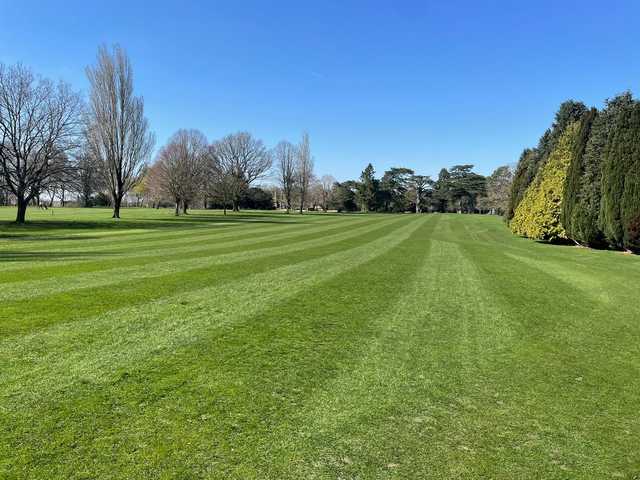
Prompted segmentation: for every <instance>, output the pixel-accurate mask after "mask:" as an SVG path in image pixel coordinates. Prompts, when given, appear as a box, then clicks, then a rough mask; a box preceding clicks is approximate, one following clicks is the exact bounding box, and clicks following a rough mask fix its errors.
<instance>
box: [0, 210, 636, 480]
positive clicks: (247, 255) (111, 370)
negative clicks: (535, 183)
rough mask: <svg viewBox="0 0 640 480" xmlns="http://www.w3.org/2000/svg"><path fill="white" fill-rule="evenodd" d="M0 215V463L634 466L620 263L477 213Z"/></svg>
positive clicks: (217, 471) (410, 468)
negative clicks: (526, 234) (534, 238)
mask: <svg viewBox="0 0 640 480" xmlns="http://www.w3.org/2000/svg"><path fill="white" fill-rule="evenodd" d="M13 215H14V211H13V210H11V209H0V222H2V223H0V285H1V288H0V297H2V298H1V304H0V478H3V479H5V478H6V479H12V478H47V479H57V478H60V479H75V478H85V479H94V478H100V479H102V478H114V479H115V478H117V479H142V478H166V479H170V478H171V479H175V478H179V479H191V478H194V479H196V478H198V479H200V478H225V479H226V478H236V479H314V478H326V479H369V478H397V479H407V478H411V479H412V478H493V479H514V478H527V479H528V478H545V479H554V478H558V479H566V478H629V479H634V478H635V479H637V478H639V476H640V448H639V445H640V410H639V408H640V259H639V258H637V257H632V256H626V255H622V254H620V253H616V252H606V251H590V250H586V249H579V248H575V247H560V246H550V245H545V244H540V243H535V242H531V241H528V240H524V239H520V238H517V237H514V236H512V235H511V234H510V233H509V232H508V231H507V229H506V228H505V226H504V225H503V223H502V222H501V221H500V220H499V219H498V218H494V217H486V216H463V215H423V216H420V217H418V216H415V215H342V216H341V215H322V214H316V215H311V214H309V215H304V216H300V215H283V214H275V213H273V214H267V213H255V212H253V213H242V214H239V215H238V214H236V215H229V216H227V217H223V216H222V215H221V214H220V213H219V212H203V211H194V212H193V213H192V214H191V215H189V216H188V217H180V218H174V217H173V216H172V214H171V212H170V211H165V210H162V211H154V210H125V211H124V212H123V217H124V218H123V219H122V220H121V221H119V222H116V221H113V220H111V219H110V218H109V212H108V211H106V210H99V209H95V210H79V209H78V210H74V209H64V210H62V209H57V210H55V211H54V212H53V213H51V212H50V211H49V212H39V211H33V212H30V221H31V223H30V224H28V225H26V226H16V225H13V224H11V223H10V222H9V220H10V219H11V218H12V217H13Z"/></svg>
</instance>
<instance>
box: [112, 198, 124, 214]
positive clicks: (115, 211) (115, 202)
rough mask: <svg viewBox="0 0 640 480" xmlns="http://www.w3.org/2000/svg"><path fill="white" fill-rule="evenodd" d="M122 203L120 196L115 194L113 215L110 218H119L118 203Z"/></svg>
mask: <svg viewBox="0 0 640 480" xmlns="http://www.w3.org/2000/svg"><path fill="white" fill-rule="evenodd" d="M121 203H122V198H120V197H118V196H116V197H114V199H113V215H112V216H111V218H120V204H121Z"/></svg>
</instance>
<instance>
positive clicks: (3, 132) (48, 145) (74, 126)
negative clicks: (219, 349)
mask: <svg viewBox="0 0 640 480" xmlns="http://www.w3.org/2000/svg"><path fill="white" fill-rule="evenodd" d="M81 105H82V104H81V100H80V96H79V95H78V94H76V93H74V92H72V91H71V90H70V88H69V86H68V85H67V84H65V83H58V84H57V85H54V84H53V83H52V82H51V81H49V80H46V79H36V77H35V76H34V75H33V73H31V71H30V70H28V69H27V68H25V67H23V66H21V65H16V66H13V67H7V66H5V65H3V64H0V169H1V174H2V177H3V182H2V183H3V184H4V188H6V189H7V190H8V191H10V192H11V194H12V195H14V196H15V199H16V203H17V206H18V212H17V215H16V222H17V223H24V222H25V215H26V211H27V206H28V205H29V202H31V200H33V199H34V198H36V197H38V196H39V195H40V193H41V192H42V191H43V190H44V189H46V188H48V187H50V186H51V185H53V184H59V182H60V179H61V178H63V177H64V176H66V175H68V174H69V171H68V169H69V168H70V167H71V166H72V164H71V163H70V162H69V161H68V157H69V155H70V153H71V152H72V151H73V150H74V149H75V148H76V147H77V146H78V144H79V141H78V134H79V127H80V120H79V118H80V117H79V115H80V112H81Z"/></svg>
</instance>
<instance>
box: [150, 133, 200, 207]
mask: <svg viewBox="0 0 640 480" xmlns="http://www.w3.org/2000/svg"><path fill="white" fill-rule="evenodd" d="M208 153H209V152H208V145H207V139H206V138H205V136H204V135H203V134H202V133H201V132H199V131H198V130H178V131H177V132H176V133H175V134H174V135H173V136H172V137H171V138H170V139H169V142H168V143H167V145H165V146H164V147H163V148H162V149H161V150H160V152H159V154H158V160H157V162H156V163H157V166H158V173H159V179H160V184H161V186H162V189H163V190H164V192H165V194H166V195H167V196H169V197H171V198H172V199H173V200H174V202H175V204H176V210H175V214H176V215H179V213H180V208H181V207H182V211H183V212H184V213H185V214H186V213H187V209H188V207H189V204H191V203H192V202H193V201H194V200H195V199H196V197H198V196H199V194H200V193H201V192H202V190H203V188H204V181H205V180H204V177H205V172H206V167H207V161H208Z"/></svg>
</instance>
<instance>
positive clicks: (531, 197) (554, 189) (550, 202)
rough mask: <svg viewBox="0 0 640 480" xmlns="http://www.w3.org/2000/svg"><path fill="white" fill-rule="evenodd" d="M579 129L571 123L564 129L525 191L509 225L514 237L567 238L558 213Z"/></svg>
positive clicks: (578, 125) (576, 123)
mask: <svg viewBox="0 0 640 480" xmlns="http://www.w3.org/2000/svg"><path fill="white" fill-rule="evenodd" d="M579 127H580V124H579V122H574V123H573V124H571V125H569V126H568V127H567V128H566V129H565V132H564V133H563V134H562V136H561V137H560V139H559V140H558V142H556V147H555V148H554V150H553V151H552V152H551V154H550V155H549V158H548V160H547V162H546V163H545V164H544V166H543V167H542V169H541V170H540V171H539V172H538V174H537V175H536V178H535V179H534V181H533V183H532V184H531V185H530V186H529V188H528V189H527V192H526V194H525V196H524V198H523V199H522V201H521V202H520V204H519V205H518V207H517V208H516V211H515V214H514V217H513V219H512V220H511V223H510V227H511V230H512V231H513V232H514V233H516V234H518V235H521V236H525V237H529V238H534V239H537V240H549V241H553V240H558V239H562V238H566V233H565V230H564V228H563V226H562V224H561V222H560V213H561V210H562V197H563V195H564V186H565V178H566V176H567V170H568V169H569V164H570V163H571V155H572V152H573V149H574V145H575V142H576V137H577V134H578V130H579Z"/></svg>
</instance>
